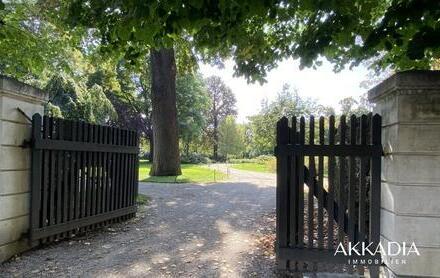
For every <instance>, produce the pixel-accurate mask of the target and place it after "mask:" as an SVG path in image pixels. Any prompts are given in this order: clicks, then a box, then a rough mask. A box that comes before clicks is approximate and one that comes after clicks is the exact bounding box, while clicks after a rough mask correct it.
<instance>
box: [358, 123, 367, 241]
mask: <svg viewBox="0 0 440 278" xmlns="http://www.w3.org/2000/svg"><path fill="white" fill-rule="evenodd" d="M367 128H368V125H367V116H366V115H362V116H361V122H360V138H361V145H366V144H367ZM359 177H360V182H359V216H358V219H359V223H358V227H359V239H360V241H361V242H364V241H365V235H366V233H365V220H366V215H365V209H366V194H367V193H366V192H367V191H366V187H367V184H366V179H367V159H366V157H365V156H363V157H361V163H360V174H359Z"/></svg>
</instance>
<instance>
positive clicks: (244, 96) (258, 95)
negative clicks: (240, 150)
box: [200, 59, 368, 122]
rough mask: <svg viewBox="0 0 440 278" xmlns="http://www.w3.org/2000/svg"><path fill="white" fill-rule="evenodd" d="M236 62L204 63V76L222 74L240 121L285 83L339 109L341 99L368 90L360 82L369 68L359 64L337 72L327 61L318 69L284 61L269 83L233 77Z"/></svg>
mask: <svg viewBox="0 0 440 278" xmlns="http://www.w3.org/2000/svg"><path fill="white" fill-rule="evenodd" d="M233 66H234V63H233V61H231V60H228V61H226V62H225V67H224V68H223V69H219V68H217V67H213V66H210V65H206V64H202V65H200V71H201V72H202V74H203V75H204V77H208V76H211V75H218V76H220V77H221V78H222V79H223V81H224V82H225V83H226V84H227V85H228V86H229V87H230V88H231V90H232V92H233V93H234V94H235V96H236V98H237V110H238V116H237V120H238V122H245V121H246V118H247V117H248V116H251V115H254V114H257V113H258V112H259V109H260V104H261V101H262V100H263V99H265V98H267V99H269V100H271V99H274V98H275V97H276V95H277V93H278V92H279V91H280V90H281V88H282V87H283V84H284V83H288V84H289V85H290V86H291V87H295V88H297V90H298V93H299V94H300V95H301V96H303V97H311V98H313V99H316V100H318V102H319V103H320V104H323V105H329V106H333V107H335V108H336V110H339V105H338V102H339V101H340V100H341V99H343V98H345V97H349V96H353V97H358V96H360V95H362V94H364V93H366V92H367V90H366V89H364V88H361V87H360V83H361V82H362V81H364V80H366V79H367V74H368V69H366V68H365V67H364V66H359V67H357V68H354V69H352V70H349V69H346V70H343V71H341V72H339V73H335V72H333V70H332V69H333V67H332V65H331V64H330V63H328V62H324V63H323V65H322V66H321V67H319V68H317V69H315V70H314V69H307V68H306V69H303V70H300V69H299V61H295V60H292V59H289V60H284V61H283V62H281V63H279V65H278V67H277V68H275V69H273V70H272V71H271V72H269V74H268V75H267V78H266V79H267V83H265V84H263V85H262V86H261V85H259V84H258V83H256V84H248V83H247V82H246V80H245V79H244V78H243V77H233Z"/></svg>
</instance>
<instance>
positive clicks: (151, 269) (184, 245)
mask: <svg viewBox="0 0 440 278" xmlns="http://www.w3.org/2000/svg"><path fill="white" fill-rule="evenodd" d="M215 167H218V170H219V171H225V172H228V173H229V179H228V180H227V181H224V182H218V183H212V184H153V183H140V184H139V192H140V193H142V194H146V195H148V196H150V197H151V201H150V203H149V205H148V206H146V207H144V208H142V209H141V212H140V213H138V216H137V217H136V218H135V219H132V220H129V221H128V222H125V223H122V224H117V225H113V226H111V227H107V228H105V229H104V230H103V231H101V232H99V231H98V232H93V233H90V234H89V235H85V236H81V237H77V238H74V239H72V240H69V241H62V242H60V243H57V244H54V245H51V246H46V247H44V248H40V249H36V250H33V251H29V252H26V253H24V254H23V255H21V256H19V257H17V258H16V259H13V260H11V261H10V262H8V263H5V264H3V265H1V266H0V276H1V277H10V276H20V277H21V276H25V277H35V276H38V277H39V276H52V277H59V276H82V277H84V276H86V277H87V276H88V277H92V276H93V277H253V276H255V277H271V276H273V265H274V258H273V256H271V257H269V258H266V260H265V262H266V263H256V261H255V260H254V257H256V256H260V255H259V253H260V252H261V248H260V247H259V244H258V243H257V240H256V237H257V234H258V231H260V230H262V229H264V228H265V227H262V226H264V225H262V223H263V222H261V221H260V220H261V218H262V217H264V216H265V215H266V216H267V215H271V214H272V215H273V212H274V209H275V175H272V174H261V173H253V172H246V171H239V170H234V169H227V166H225V165H216V166H215Z"/></svg>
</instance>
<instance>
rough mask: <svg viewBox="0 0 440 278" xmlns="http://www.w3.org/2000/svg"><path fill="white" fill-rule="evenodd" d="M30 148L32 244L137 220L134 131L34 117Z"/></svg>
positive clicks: (135, 144)
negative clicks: (117, 222)
mask: <svg viewBox="0 0 440 278" xmlns="http://www.w3.org/2000/svg"><path fill="white" fill-rule="evenodd" d="M31 145H32V169H31V172H32V177H31V224H30V226H31V228H30V234H29V239H30V241H31V243H32V244H33V245H36V244H38V243H40V242H41V243H45V242H51V241H54V240H58V239H61V238H66V237H71V236H72V235H74V234H76V233H78V232H83V231H86V230H90V229H93V228H97V227H100V226H102V225H106V224H108V223H110V222H115V221H121V220H125V219H128V218H130V217H133V216H134V215H135V213H136V196H137V187H138V182H137V175H138V173H137V172H138V170H137V167H138V163H139V162H138V151H139V150H138V145H139V137H138V134H137V133H136V132H135V131H131V130H125V129H118V128H113V127H108V126H99V125H92V124H89V123H84V122H81V121H70V120H64V119H59V118H52V117H47V116H44V117H43V118H42V117H41V116H40V115H39V114H35V115H34V116H33V118H32V142H31Z"/></svg>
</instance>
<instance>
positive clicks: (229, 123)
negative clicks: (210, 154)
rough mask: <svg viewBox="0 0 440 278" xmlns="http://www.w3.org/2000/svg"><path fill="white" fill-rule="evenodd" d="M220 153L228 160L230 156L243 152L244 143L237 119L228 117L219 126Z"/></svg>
mask: <svg viewBox="0 0 440 278" xmlns="http://www.w3.org/2000/svg"><path fill="white" fill-rule="evenodd" d="M219 134H220V138H219V153H220V154H221V155H222V156H224V157H225V158H228V155H238V154H239V153H240V152H242V151H243V147H244V143H243V141H242V137H241V134H240V130H239V127H238V125H237V124H236V123H235V118H234V116H232V115H228V116H226V117H225V118H224V120H223V121H222V122H221V123H220V126H219Z"/></svg>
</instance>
